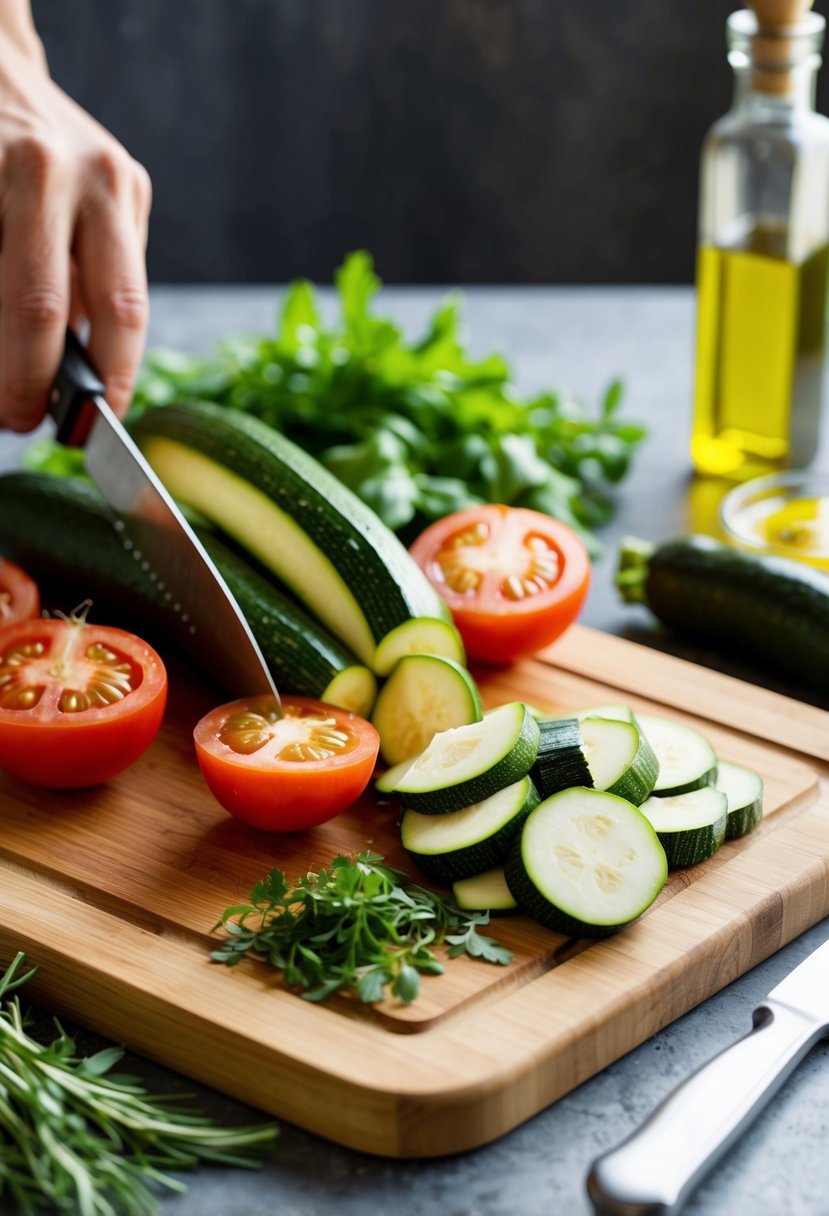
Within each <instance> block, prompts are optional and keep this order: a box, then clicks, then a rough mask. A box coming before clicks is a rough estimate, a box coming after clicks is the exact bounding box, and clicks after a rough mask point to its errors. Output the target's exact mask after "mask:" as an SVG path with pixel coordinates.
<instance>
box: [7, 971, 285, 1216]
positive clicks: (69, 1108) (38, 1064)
mask: <svg viewBox="0 0 829 1216" xmlns="http://www.w3.org/2000/svg"><path fill="white" fill-rule="evenodd" d="M24 961H25V956H24V955H23V954H18V955H17V956H16V957H15V958H14V960H13V961H12V963H11V965H10V966H9V967H8V969H7V970H6V971H5V973H4V974H0V1210H2V1211H4V1212H5V1211H7V1210H8V1207H7V1202H6V1201H10V1202H13V1203H15V1204H16V1209H17V1211H19V1212H20V1213H21V1214H22V1216H35V1213H39V1212H46V1211H48V1212H52V1213H56V1212H65V1213H71V1214H72V1216H151V1214H152V1213H153V1212H155V1211H156V1210H157V1203H156V1199H155V1195H154V1190H155V1189H157V1187H159V1186H161V1187H165V1188H167V1189H168V1190H171V1191H178V1192H182V1191H185V1190H186V1189H187V1188H186V1187H185V1186H184V1184H183V1183H182V1182H180V1181H179V1180H178V1179H177V1178H173V1177H171V1176H170V1175H169V1174H168V1173H167V1172H166V1171H167V1170H183V1169H190V1168H192V1167H193V1166H195V1165H198V1163H199V1162H201V1161H211V1162H218V1163H222V1164H225V1165H239V1166H251V1165H254V1164H256V1158H257V1157H258V1156H259V1155H260V1154H261V1153H262V1151H263V1150H264V1149H266V1148H267V1147H268V1146H269V1145H270V1144H271V1142H272V1141H273V1139H274V1137H275V1136H276V1129H275V1127H274V1125H273V1124H271V1123H261V1124H259V1125H257V1126H255V1127H237V1128H223V1127H219V1126H217V1125H215V1124H213V1123H211V1122H210V1120H208V1119H206V1118H204V1117H203V1116H202V1115H199V1114H197V1113H194V1112H191V1111H187V1110H183V1109H181V1108H179V1109H178V1110H176V1109H175V1108H174V1107H173V1106H172V1101H173V1100H172V1099H164V1098H156V1097H151V1096H150V1095H148V1094H147V1092H146V1091H145V1090H144V1088H143V1086H142V1085H141V1083H140V1082H139V1081H137V1080H135V1079H133V1078H131V1077H125V1076H113V1075H107V1074H108V1073H109V1072H110V1069H111V1068H112V1067H113V1066H114V1065H115V1064H116V1063H117V1062H118V1060H119V1059H120V1058H121V1056H122V1054H123V1053H122V1052H121V1050H120V1049H119V1048H117V1047H108V1048H105V1049H104V1050H103V1051H99V1052H98V1053H97V1054H96V1055H93V1056H87V1057H79V1056H77V1055H76V1051H75V1043H74V1040H73V1039H71V1038H70V1037H69V1036H68V1035H67V1034H66V1033H65V1031H64V1030H63V1029H62V1028H61V1026H60V1025H58V1024H57V1023H56V1026H57V1031H58V1034H57V1037H56V1038H55V1039H54V1040H53V1041H52V1042H51V1043H48V1044H43V1043H40V1042H38V1041H36V1040H35V1039H33V1038H32V1037H31V1036H30V1035H29V1034H28V1033H27V1030H26V1019H25V1017H24V1015H23V1012H22V1011H21V1007H20V1002H19V998H18V997H17V995H15V994H16V991H17V990H18V989H19V988H20V987H21V985H22V984H24V983H25V982H26V980H28V979H29V978H30V976H31V975H33V974H34V973H33V971H28V972H25V973H24V972H23V970H22V968H23V965H24Z"/></svg>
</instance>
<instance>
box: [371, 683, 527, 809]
mask: <svg viewBox="0 0 829 1216" xmlns="http://www.w3.org/2000/svg"><path fill="white" fill-rule="evenodd" d="M537 751H538V723H537V722H536V721H535V719H534V718H533V716H532V715H531V714H530V712H529V710H528V709H527V707H526V705H524V703H523V702H522V701H511V702H509V703H508V704H507V705H501V706H500V707H499V708H498V709H494V710H492V711H491V712H490V713H488V714H487V715H486V716H485V717H484V719H483V721H481V722H474V723H472V725H470V726H457V727H455V728H454V729H453V730H444V731H441V732H440V734H437V735H435V737H434V739H432V742H431V743H430V744H429V746H428V747H427V748H426V750H425V751H424V752H421V754H420V755H419V756H418V757H417V758H416V759H415V760H413V761H412V763H411V764H410V765H409V767H408V768H407V769H406V771H405V773H404V774H403V776H402V778H401V779H400V780H399V781H398V783H397V785H395V787H394V793H395V795H396V796H397V798H398V799H399V800H400V802H402V804H403V806H404V807H412V808H413V809H414V810H416V811H422V812H423V814H425V815H436V814H442V813H444V812H447V811H460V810H463V808H464V807H467V806H471V805H472V803H473V802H482V801H483V800H484V799H485V798H489V797H490V795H492V794H496V793H497V792H498V790H502V789H504V787H505V786H507V785H512V784H513V783H514V782H515V781H520V780H521V778H522V777H526V775H527V773H528V772H529V771H530V769H531V768H532V765H533V761H534V760H535V757H536V753H537Z"/></svg>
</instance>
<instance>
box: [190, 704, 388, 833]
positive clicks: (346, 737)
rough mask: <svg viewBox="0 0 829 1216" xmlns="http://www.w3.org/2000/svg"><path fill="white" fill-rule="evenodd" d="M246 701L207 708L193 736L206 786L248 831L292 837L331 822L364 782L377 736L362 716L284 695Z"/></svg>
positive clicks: (376, 747)
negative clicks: (250, 828) (279, 699)
mask: <svg viewBox="0 0 829 1216" xmlns="http://www.w3.org/2000/svg"><path fill="white" fill-rule="evenodd" d="M282 710H283V716H282V717H281V718H280V717H279V716H278V714H277V710H276V705H275V704H274V701H273V698H272V697H268V696H260V697H249V698H247V699H243V700H241V701H231V702H230V703H229V704H228V705H220V706H219V708H218V709H214V710H212V711H211V712H210V713H209V714H206V715H205V717H203V718H202V720H201V721H200V722H199V723H198V725H197V726H196V729H195V731H194V732H193V738H194V740H195V743H196V755H197V757H198V761H199V767H200V768H201V771H202V775H203V776H204V779H205V781H206V782H207V785H208V787H209V789H210V791H211V793H212V794H213V796H214V797H215V798H216V800H217V802H219V803H221V805H222V806H223V807H224V809H225V810H226V811H229V812H230V814H231V815H236V817H237V818H239V819H242V820H244V822H245V823H249V824H251V825H252V826H253V827H256V828H267V829H268V830H269V831H271V832H297V831H300V830H302V829H303V828H310V827H314V826H315V825H316V824H318V823H324V822H325V821H326V820H327V819H333V817H334V816H335V815H338V814H339V813H340V811H343V810H345V808H346V807H347V806H350V805H351V803H352V802H354V801H355V800H356V799H357V798H359V796H360V794H362V792H363V790H364V789H365V788H366V786H367V785H368V783H369V781H370V779H371V774H372V772H373V771H374V764H375V761H376V759H377V753H378V751H379V748H380V736H379V735H378V734H377V731H376V730H375V729H374V727H373V726H372V725H371V723H370V722H366V720H365V719H364V718H360V717H358V715H357V714H352V713H349V712H348V711H347V710H344V709H337V708H335V707H334V706H333V705H325V704H323V702H321V701H312V700H310V699H309V698H308V697H289V698H283V701H282Z"/></svg>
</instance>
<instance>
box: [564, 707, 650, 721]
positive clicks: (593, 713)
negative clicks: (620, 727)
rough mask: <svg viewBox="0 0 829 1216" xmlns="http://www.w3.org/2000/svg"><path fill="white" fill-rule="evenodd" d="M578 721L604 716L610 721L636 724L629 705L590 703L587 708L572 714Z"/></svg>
mask: <svg viewBox="0 0 829 1216" xmlns="http://www.w3.org/2000/svg"><path fill="white" fill-rule="evenodd" d="M573 716H574V717H576V718H578V719H579V721H580V722H582V721H584V719H585V718H606V719H608V720H609V721H611V722H630V723H631V725H632V726H635V725H636V718H635V716H634V713H633V710H632V709H631V708H630V706H629V705H621V704H619V705H592V706H590V707H589V708H588V709H580V710H578V712H577V713H576V714H574V715H573Z"/></svg>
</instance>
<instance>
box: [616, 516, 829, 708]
mask: <svg viewBox="0 0 829 1216" xmlns="http://www.w3.org/2000/svg"><path fill="white" fill-rule="evenodd" d="M616 585H617V587H618V588H619V591H620V592H621V596H622V599H623V600H625V601H626V602H628V603H641V604H646V605H647V606H648V608H650V610H651V612H652V613H653V614H654V616H656V617H658V618H659V620H660V621H662V622H663V624H665V625H667V626H669V628H671V629H673V630H675V631H676V632H677V633H678V634H684V635H686V636H687V637H689V638H693V639H696V640H698V641H701V642H704V643H706V644H707V645H711V646H713V647H714V648H715V649H719V650H720V651H729V652H731V653H733V654H739V655H742V656H745V657H747V658H749V659H751V660H753V661H755V662H756V663H758V664H762V665H768V666H770V667H774V668H775V669H776V670H777V671H779V672H781V673H783V674H785V675H787V676H790V677H793V678H794V679H796V680H798V681H801V682H803V683H804V684H806V685H810V686H813V687H817V688H821V689H822V690H823V691H825V690H826V687H827V682H829V576H827V575H826V574H823V573H822V572H821V571H819V570H815V569H814V568H813V567H811V566H805V565H801V564H800V563H799V562H796V561H793V560H790V559H788V558H784V557H766V556H759V557H755V556H753V555H752V554H749V553H744V552H742V551H741V550H738V549H732V548H730V547H729V546H727V545H724V544H721V543H720V542H719V541H717V540H714V539H712V538H711V537H708V536H688V537H685V538H683V539H679V540H672V541H667V542H665V543H662V544H658V545H652V544H649V543H648V542H646V541H641V540H637V539H635V538H633V537H629V538H626V539H625V540H624V541H623V542H622V547H621V550H620V555H619V569H618V572H617V575H616Z"/></svg>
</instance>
